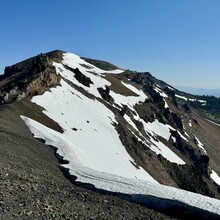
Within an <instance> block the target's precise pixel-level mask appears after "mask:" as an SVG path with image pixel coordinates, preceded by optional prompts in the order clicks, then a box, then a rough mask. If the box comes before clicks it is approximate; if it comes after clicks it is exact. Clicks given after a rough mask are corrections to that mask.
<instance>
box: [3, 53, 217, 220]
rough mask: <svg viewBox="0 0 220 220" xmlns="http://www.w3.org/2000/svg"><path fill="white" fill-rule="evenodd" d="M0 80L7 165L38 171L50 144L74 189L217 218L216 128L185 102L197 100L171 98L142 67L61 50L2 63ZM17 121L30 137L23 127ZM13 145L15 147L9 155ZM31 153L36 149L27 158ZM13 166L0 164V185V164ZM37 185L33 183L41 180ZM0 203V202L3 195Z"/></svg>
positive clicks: (44, 163)
mask: <svg viewBox="0 0 220 220" xmlns="http://www.w3.org/2000/svg"><path fill="white" fill-rule="evenodd" d="M0 80H1V81H0V102H1V103H2V105H1V106H0V110H1V112H2V115H4V117H2V119H1V120H2V123H1V125H2V131H3V132H2V134H1V136H2V138H1V143H2V144H1V146H3V147H2V150H1V154H2V155H3V156H2V158H4V164H5V163H6V164H7V163H9V164H10V163H11V161H13V159H14V157H16V159H15V160H16V161H17V160H19V159H20V161H21V163H19V162H18V163H16V166H18V168H17V167H15V168H14V169H15V170H17V169H18V170H20V171H21V170H22V169H24V171H23V173H31V175H35V173H37V172H39V171H40V170H41V171H42V173H40V175H43V176H44V175H45V176H47V173H48V171H46V168H47V163H48V161H49V164H50V161H54V160H55V158H53V156H51V153H48V155H45V154H44V153H43V154H42V153H41V150H42V149H43V150H42V152H43V151H44V150H45V149H47V150H46V151H48V152H49V151H51V149H50V148H49V147H46V146H43V145H44V144H46V145H49V146H52V147H53V148H54V149H55V152H56V156H57V158H58V159H59V160H60V162H61V165H60V168H61V170H62V171H63V172H64V174H65V176H67V177H68V178H69V179H70V180H71V181H72V182H74V184H77V185H80V186H81V187H83V188H89V189H90V190H93V191H99V192H101V193H105V194H114V195H117V196H118V197H123V198H124V199H126V200H130V201H133V202H135V203H141V204H143V205H145V206H147V207H150V208H153V209H155V210H159V211H161V212H166V213H168V212H169V215H173V216H176V217H181V216H183V217H184V216H188V217H189V216H190V217H192V216H193V218H197V217H198V218H207V219H211V218H212V219H218V218H219V217H220V201H219V200H218V199H219V198H220V193H219V191H220V190H219V184H220V181H219V180H220V178H219V176H218V173H220V167H219V155H220V154H219V150H220V149H219V147H220V146H219V143H220V142H219V132H220V127H219V126H218V124H217V125H216V124H214V123H212V122H210V121H207V120H206V119H205V118H204V117H202V115H200V114H199V112H198V111H196V112H195V111H194V110H193V109H191V108H190V107H189V106H188V104H187V101H191V102H198V103H201V105H206V104H207V102H206V101H205V100H197V99H196V98H194V99H193V98H191V99H188V98H187V97H184V96H181V95H178V94H177V93H176V90H175V88H173V87H171V86H169V85H168V84H166V83H165V82H162V81H160V80H158V79H156V78H154V77H153V76H152V75H151V74H149V73H138V72H135V71H130V70H123V69H120V68H117V67H115V66H114V65H112V64H109V63H107V62H103V61H98V60H92V59H86V58H80V57H79V56H77V55H74V54H71V53H65V52H62V51H53V52H50V53H47V54H40V55H38V56H36V57H33V58H30V59H28V60H25V61H23V62H21V63H18V64H15V65H13V66H11V67H7V68H6V69H5V74H4V75H3V76H0ZM12 109H14V111H15V112H16V113H13V115H16V116H14V119H13V117H12V120H9V122H7V120H5V118H7V117H6V116H5V115H7V114H8V118H9V112H12V111H13V110H12ZM18 116H19V117H18ZM15 121H16V122H15ZM23 122H24V123H25V124H26V125H27V126H28V128H29V129H30V131H31V133H32V135H33V136H34V137H35V138H36V139H37V140H38V141H35V140H33V137H32V136H31V133H28V131H27V130H26V131H25V129H27V128H25V127H24V126H25V125H24V123H23ZM10 123H12V124H11V125H10ZM15 123H16V124H15ZM22 123H23V124H22ZM14 124H15V125H14ZM21 124H22V129H21V128H20V126H21ZM8 127H10V128H11V129H10V130H8ZM6 131H7V132H6ZM24 131H25V132H24ZM6 134H7V135H6ZM12 137H13V138H12ZM16 140H18V141H17V143H16ZM39 141H40V143H39ZM32 142H33V144H32ZM38 145H39V146H40V147H39V146H38ZM8 146H10V147H8ZM44 148H45V149H44ZM18 149H19V154H17V153H16V154H13V153H12V152H16V151H17V150H18ZM32 151H36V152H37V155H35V158H34V160H32V159H31V158H32V157H33V155H32V154H31V152H32ZM39 152H40V153H39ZM26 154H27V155H26ZM30 154H31V157H30ZM6 158H8V160H6ZM30 159H31V160H30ZM24 161H26V162H27V167H26V166H24ZM39 161H41V163H40V165H38V162H39ZM12 164H13V163H12ZM51 164H52V165H51V167H50V166H49V167H48V170H49V172H50V169H52V170H53V171H52V172H51V173H53V172H54V173H56V175H58V176H59V178H58V177H57V179H59V180H57V181H58V182H60V181H63V177H62V178H61V177H60V176H61V174H60V173H59V174H58V172H59V169H57V170H56V169H55V166H54V162H52V163H51ZM19 165H20V167H19ZM13 166H14V165H13ZM13 166H9V165H2V167H6V168H5V169H3V171H4V172H3V171H2V179H4V182H5V181H6V182H7V180H8V179H10V177H11V176H13V175H15V173H13V175H12V174H8V173H7V172H6V171H5V170H7V169H9V170H10V172H12V170H13ZM38 166H40V167H42V169H39V167H38ZM18 173H20V172H18ZM56 175H55V176H56ZM17 176H19V175H17ZM19 178H21V177H19ZM26 179H28V181H31V182H30V184H31V183H32V182H35V181H34V180H30V179H31V178H30V177H28V178H26ZM43 179H44V178H43ZM13 184H14V183H13ZM33 184H34V183H33ZM38 184H39V183H38ZM42 184H43V185H41V184H39V185H38V186H40V187H45V182H44V181H43V183H42ZM21 185H22V184H21ZM40 187H39V188H40ZM77 189H78V188H77ZM80 190H81V191H83V190H84V189H80ZM80 190H79V191H80ZM37 191H38V190H36V192H37ZM81 191H80V192H81ZM74 192H75V191H74ZM83 192H84V191H83ZM86 192H87V191H86ZM90 193H92V192H89V193H88V194H89V195H90ZM82 194H83V193H82ZM93 194H94V193H93ZM95 195H96V196H97V194H95ZM99 196H100V197H102V196H101V195H98V196H97V197H99ZM100 197H99V198H100ZM71 198H72V197H71ZM110 198H111V197H110ZM6 200H7V199H6ZM116 200H117V199H116ZM2 201H3V202H2V204H3V205H4V204H5V203H6V201H5V198H3V199H2ZM68 202H69V200H68ZM120 202H121V201H120ZM129 205H130V204H129ZM132 205H133V206H134V209H135V208H136V207H139V206H137V205H134V204H133V203H132ZM100 207H102V206H100ZM113 207H114V206H113ZM4 210H5V209H4ZM146 210H147V209H146ZM174 210H178V211H174ZM29 211H30V210H29ZM67 212H68V211H67ZM90 212H91V211H88V213H90ZM51 213H52V211H51ZM62 213H64V214H65V211H64V212H62ZM83 213H84V217H86V216H88V215H87V214H88V213H87V214H86V213H85V212H83ZM152 213H154V212H153V211H152ZM25 214H30V216H31V215H32V214H33V211H31V212H30V213H29V212H28V209H27V213H25ZM108 214H109V213H108ZM108 214H107V213H106V215H105V214H103V217H104V218H109V217H108V216H107V215H108ZM154 214H155V213H154ZM154 214H149V215H154ZM8 215H10V213H8ZM138 215H139V214H137V216H138ZM140 215H141V213H140ZM158 215H160V214H158ZM5 216H6V215H5ZM82 216H83V214H82ZM118 216H120V214H118ZM130 217H131V216H130ZM142 217H143V216H142ZM160 217H161V218H163V217H164V218H166V217H165V216H162V215H161V216H160ZM160 217H158V218H160ZM154 218H156V217H154Z"/></svg>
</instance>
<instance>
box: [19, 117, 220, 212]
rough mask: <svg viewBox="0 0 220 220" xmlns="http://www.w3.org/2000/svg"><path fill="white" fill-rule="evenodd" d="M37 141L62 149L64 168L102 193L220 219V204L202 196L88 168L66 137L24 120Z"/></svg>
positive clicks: (59, 152) (60, 152) (219, 201)
mask: <svg viewBox="0 0 220 220" xmlns="http://www.w3.org/2000/svg"><path fill="white" fill-rule="evenodd" d="M21 118H22V119H23V120H24V122H25V124H26V125H27V126H28V127H29V129H30V130H31V132H32V133H33V134H34V137H36V138H43V139H44V140H45V141H46V144H47V145H52V146H55V147H57V148H58V151H57V153H58V154H59V155H60V156H62V157H64V159H65V160H68V161H69V164H64V165H62V166H63V167H65V168H67V169H69V170H70V174H71V175H74V176H76V177H77V180H76V181H78V182H83V183H88V184H93V185H94V186H95V187H96V188H98V189H103V190H107V191H110V192H118V193H124V194H128V195H131V199H132V200H133V201H139V202H140V200H141V202H143V203H148V196H154V197H156V198H157V199H158V206H164V205H165V204H163V203H166V201H164V200H161V199H167V200H171V201H173V202H174V204H175V203H176V204H177V205H178V204H179V202H181V203H183V204H185V205H186V207H187V206H190V207H197V208H199V209H202V210H206V211H208V212H212V213H215V214H217V215H220V200H217V199H213V198H210V197H207V196H203V195H200V194H196V193H192V192H188V191H185V190H181V189H177V188H174V187H169V186H164V185H161V184H158V183H156V182H151V181H146V180H141V179H135V178H126V177H122V176H117V175H114V174H111V173H106V172H100V171H97V170H94V169H92V168H90V167H85V166H84V165H83V164H82V163H81V161H80V160H79V159H78V157H77V155H76V154H75V152H74V151H73V150H72V148H71V145H72V143H71V142H69V141H68V140H66V137H65V136H64V135H63V134H61V133H58V132H56V131H54V130H52V129H50V128H47V127H46V126H44V125H42V124H40V123H38V122H36V121H34V120H32V119H29V118H27V117H24V116H21Z"/></svg>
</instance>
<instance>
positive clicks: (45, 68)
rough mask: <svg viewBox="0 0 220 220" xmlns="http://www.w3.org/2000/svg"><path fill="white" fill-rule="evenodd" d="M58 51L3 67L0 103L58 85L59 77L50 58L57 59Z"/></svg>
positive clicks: (35, 93)
mask: <svg viewBox="0 0 220 220" xmlns="http://www.w3.org/2000/svg"><path fill="white" fill-rule="evenodd" d="M59 54H60V52H59V51H55V52H53V53H51V54H50V55H47V54H40V55H38V56H36V57H33V58H30V59H28V60H25V61H23V62H21V63H18V64H15V65H13V66H10V67H6V68H5V72H4V75H1V76H0V88H1V91H0V103H10V102H12V101H14V100H22V99H24V98H25V97H32V96H34V95H39V94H43V93H44V92H45V91H47V90H49V89H50V88H51V87H54V86H57V85H59V82H60V79H61V77H60V76H59V75H57V74H56V71H55V68H54V67H53V66H52V62H53V61H52V59H59Z"/></svg>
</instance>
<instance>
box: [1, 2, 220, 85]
mask: <svg viewBox="0 0 220 220" xmlns="http://www.w3.org/2000/svg"><path fill="white" fill-rule="evenodd" d="M0 31H1V32H0V73H2V72H3V69H4V67H5V66H7V65H12V64H14V63H16V62H19V61H21V60H23V59H26V58H28V57H30V56H34V55H36V54H39V53H41V52H48V51H51V50H54V49H61V50H64V51H68V52H73V53H76V54H78V55H80V56H84V57H91V58H97V59H103V60H107V61H110V62H112V63H113V64H116V65H118V66H119V67H122V68H127V69H132V70H137V71H149V72H151V74H153V75H154V76H156V77H157V78H159V79H162V80H164V81H166V82H167V83H169V84H171V85H177V86H189V87H203V88H220V0H62V1H61V0H1V1H0Z"/></svg>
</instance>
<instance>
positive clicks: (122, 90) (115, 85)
mask: <svg viewBox="0 0 220 220" xmlns="http://www.w3.org/2000/svg"><path fill="white" fill-rule="evenodd" d="M105 78H106V79H107V80H108V81H109V82H110V83H111V86H110V89H111V90H112V91H114V92H115V93H118V94H121V95H124V96H138V95H137V94H136V93H135V92H133V91H131V90H130V89H128V88H127V87H126V86H124V85H123V84H122V83H121V80H120V79H119V78H117V76H116V75H114V74H105Z"/></svg>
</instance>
